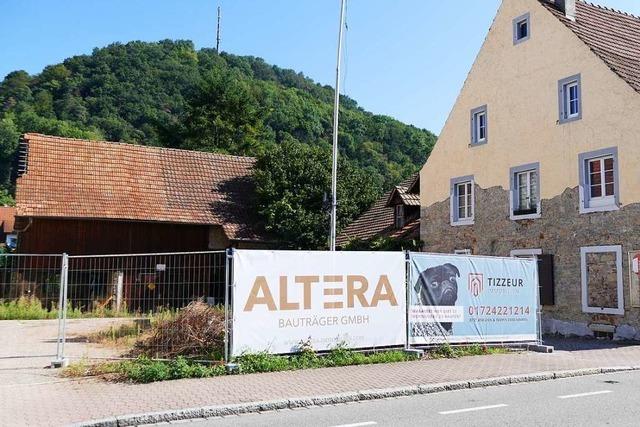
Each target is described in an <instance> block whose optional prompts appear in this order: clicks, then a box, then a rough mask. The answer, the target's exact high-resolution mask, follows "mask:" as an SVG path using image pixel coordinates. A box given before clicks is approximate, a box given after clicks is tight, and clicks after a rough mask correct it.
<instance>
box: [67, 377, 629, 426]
mask: <svg viewBox="0 0 640 427" xmlns="http://www.w3.org/2000/svg"><path fill="white" fill-rule="evenodd" d="M625 371H640V366H614V367H605V368H590V369H576V370H567V371H557V372H538V373H533V374H522V375H512V376H505V377H495V378H486V379H478V380H471V381H455V382H448V383H437V384H424V385H415V386H408V387H397V388H387V389H379V390H362V391H355V392H347V393H338V394H331V395H325V396H317V397H306V398H305V397H302V398H292V399H280V400H271V401H263V402H251V403H238V404H230V405H218V406H205V407H201V408H189V409H178V410H170V411H162V412H149V413H145V414H132V415H122V416H116V417H111V418H104V419H101V420H94V421H88V422H84V423H78V424H73V426H75V427H125V426H137V425H144V424H158V423H167V422H171V421H184V420H198V419H200V420H202V419H205V418H215V417H225V416H230V415H242V414H249V413H255V412H266V411H275V410H278V409H296V408H306V407H310V406H323V405H335V404H339V403H351V402H361V401H366V400H375V399H387V398H392V397H402V396H414V395H419V394H432V393H441V392H445V391H453V390H465V389H474V388H483V387H489V386H498V385H508V384H519V383H531V382H539V381H548V380H556V379H561V378H571V377H582V376H587V375H598V374H609V373H614V372H625Z"/></svg>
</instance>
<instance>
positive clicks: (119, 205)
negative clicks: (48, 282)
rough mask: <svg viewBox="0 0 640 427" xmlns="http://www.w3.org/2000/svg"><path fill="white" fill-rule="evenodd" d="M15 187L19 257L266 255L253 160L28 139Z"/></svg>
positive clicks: (32, 136)
mask: <svg viewBox="0 0 640 427" xmlns="http://www.w3.org/2000/svg"><path fill="white" fill-rule="evenodd" d="M20 152H21V154H20V156H21V159H20V165H21V168H20V171H19V173H18V175H19V176H18V178H17V182H16V220H15V231H16V233H17V235H18V252H20V253H36V254H37V253H52V254H56V253H63V252H66V253H68V254H69V255H86V254H89V255H95V254H126V253H158V252H182V251H184V252H186V251H206V250H219V249H224V248H227V247H231V246H233V247H238V248H263V247H265V245H266V244H267V242H266V239H265V236H264V234H263V233H262V232H261V229H260V227H258V226H256V224H255V221H254V220H253V219H252V218H251V216H250V206H251V200H252V197H253V196H254V189H253V181H252V178H251V173H252V168H253V165H254V163H255V159H253V158H250V157H238V156H228V155H222V154H213V153H203V152H196V151H187V150H176V149H168V148H159V147H147V146H140V145H133V144H124V143H114V142H104V141H87V140H79V139H70V138H60V137H55V136H47V135H39V134H25V135H24V136H23V137H22V141H21V149H20Z"/></svg>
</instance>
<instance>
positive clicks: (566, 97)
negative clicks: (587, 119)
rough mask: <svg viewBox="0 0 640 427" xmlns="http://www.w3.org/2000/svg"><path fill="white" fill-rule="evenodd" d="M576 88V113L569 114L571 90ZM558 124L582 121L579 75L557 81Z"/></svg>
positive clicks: (580, 80)
mask: <svg viewBox="0 0 640 427" xmlns="http://www.w3.org/2000/svg"><path fill="white" fill-rule="evenodd" d="M573 87H575V88H576V96H577V99H576V104H577V108H578V111H577V112H575V113H573V114H572V113H571V88H573ZM558 106H559V110H560V118H559V120H558V123H559V124H564V123H569V122H573V121H575V120H580V119H582V77H581V75H580V74H576V75H575V76H571V77H567V78H566V79H562V80H560V81H558Z"/></svg>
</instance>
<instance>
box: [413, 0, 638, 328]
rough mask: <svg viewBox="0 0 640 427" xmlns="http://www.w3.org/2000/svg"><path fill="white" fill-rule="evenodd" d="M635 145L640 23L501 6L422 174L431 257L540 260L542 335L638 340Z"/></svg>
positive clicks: (573, 9)
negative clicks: (459, 253)
mask: <svg viewBox="0 0 640 427" xmlns="http://www.w3.org/2000/svg"><path fill="white" fill-rule="evenodd" d="M639 138H640V18H638V17H636V16H633V15H629V14H626V13H623V12H619V11H615V10H611V9H607V8H604V7H600V6H597V5H593V4H590V3H585V2H582V1H576V0H555V1H553V0H504V1H503V2H502V5H501V6H500V8H499V10H498V13H497V15H496V17H495V19H494V22H493V24H492V26H491V28H490V30H489V33H488V35H487V37H486V39H485V41H484V44H483V46H482V49H481V50H480V52H479V54H478V56H477V58H476V60H475V62H474V64H473V66H472V68H471V71H470V72H469V74H468V77H467V79H466V81H465V83H464V86H463V88H462V90H461V92H460V94H459V96H458V99H457V100H456V102H455V105H454V107H453V109H452V111H451V113H450V115H449V117H448V119H447V121H446V124H445V126H444V129H443V131H442V133H441V135H440V137H439V140H438V142H437V144H436V146H435V148H434V150H433V152H432V154H431V156H430V157H429V159H428V161H427V163H426V164H425V165H424V167H423V169H422V170H421V173H420V180H421V184H422V185H423V186H425V185H428V186H429V191H421V193H420V203H421V236H422V239H423V240H424V242H425V250H428V251H437V252H454V251H455V250H469V251H471V252H472V253H474V254H481V255H498V256H509V255H512V256H532V255H537V256H539V257H540V260H541V261H542V264H544V265H541V269H540V270H541V281H540V289H541V292H540V296H541V302H542V305H543V307H542V309H543V331H544V332H546V333H560V334H564V335H570V334H576V335H606V336H613V337H615V338H635V339H639V338H640V290H639V289H638V280H637V279H638V276H637V271H638V268H637V266H638V259H639V258H640V257H637V256H636V253H637V251H638V250H640V173H639V169H640V157H639V156H638V154H637V149H638V143H639V142H640V141H639ZM423 190H424V188H423Z"/></svg>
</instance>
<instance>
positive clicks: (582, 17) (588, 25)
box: [539, 0, 640, 92]
mask: <svg viewBox="0 0 640 427" xmlns="http://www.w3.org/2000/svg"><path fill="white" fill-rule="evenodd" d="M539 1H540V2H541V3H542V4H543V5H544V6H545V7H546V8H547V9H548V10H549V11H551V13H553V15H554V16H556V17H557V18H558V19H559V20H560V21H561V22H562V23H563V24H564V25H566V26H567V27H568V28H569V29H571V30H572V31H573V32H574V33H575V34H576V35H577V36H578V37H579V38H580V40H582V41H583V42H584V43H585V44H586V45H587V46H588V47H589V48H590V49H591V50H592V51H593V52H594V53H595V54H596V55H598V56H599V57H600V58H601V59H602V60H603V61H604V62H605V63H606V64H607V66H608V67H609V68H611V70H613V71H614V72H615V73H616V74H618V76H620V77H621V78H622V79H623V80H624V81H626V82H627V83H628V84H629V85H630V86H631V87H632V88H633V89H635V90H636V91H637V92H640V18H639V17H637V16H633V15H630V14H627V13H624V12H620V11H617V10H613V9H608V8H605V7H602V6H597V5H594V4H591V3H586V2H583V1H579V0H578V1H576V20H575V21H572V20H570V19H568V18H567V17H566V16H565V15H564V13H563V12H562V11H560V10H559V9H558V8H557V7H556V6H555V5H554V4H552V3H550V2H549V1H548V0H539Z"/></svg>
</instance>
